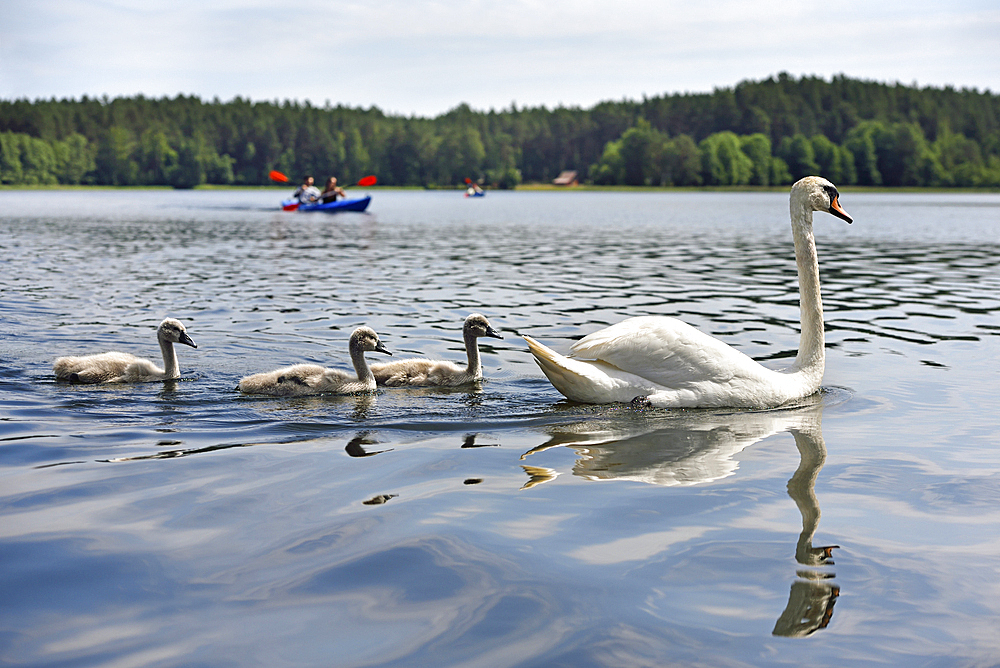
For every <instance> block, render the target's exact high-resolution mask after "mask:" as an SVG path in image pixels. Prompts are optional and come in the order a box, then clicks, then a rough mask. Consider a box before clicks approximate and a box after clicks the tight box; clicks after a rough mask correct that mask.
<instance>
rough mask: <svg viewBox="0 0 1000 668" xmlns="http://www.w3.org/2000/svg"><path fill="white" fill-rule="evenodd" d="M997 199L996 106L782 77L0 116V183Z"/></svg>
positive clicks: (70, 103)
mask: <svg viewBox="0 0 1000 668" xmlns="http://www.w3.org/2000/svg"><path fill="white" fill-rule="evenodd" d="M272 169H277V170H279V171H282V172H284V173H286V174H289V175H292V176H293V177H297V176H299V175H301V174H304V173H311V174H314V175H316V176H317V178H323V177H325V176H326V175H331V174H333V175H337V176H338V178H340V180H341V182H346V183H350V182H351V181H355V180H357V179H359V178H360V177H362V176H364V175H365V174H370V173H374V174H377V175H378V178H379V182H380V183H383V184H386V185H423V186H433V185H450V184H460V183H462V182H463V181H464V179H466V178H473V179H476V180H479V181H482V182H486V183H489V184H491V185H494V186H498V187H514V186H516V185H517V184H518V183H521V182H522V181H529V182H548V181H550V180H551V179H553V178H554V177H555V176H556V175H558V174H559V172H561V171H563V170H576V171H577V172H578V173H579V175H580V178H581V180H583V181H588V182H593V183H597V184H629V185H742V184H749V185H772V184H785V183H790V182H791V181H793V180H794V179H797V178H799V177H800V176H802V175H805V174H816V173H819V174H823V175H825V176H828V177H829V178H830V179H831V180H833V181H834V182H836V183H838V184H844V185H847V184H855V183H856V184H862V185H885V186H973V187H975V186H990V187H997V186H1000V96H998V95H995V94H993V93H991V92H989V91H986V92H979V91H977V90H968V89H962V90H956V89H953V88H918V87H916V86H903V85H899V84H882V83H876V82H870V81H861V80H856V79H849V78H846V77H842V76H840V77H834V78H833V79H831V80H829V81H827V80H824V79H821V78H815V77H802V78H798V79H797V78H794V77H790V76H788V75H786V74H781V75H778V76H777V77H772V78H769V79H766V80H763V81H745V82H742V83H740V84H738V85H737V86H735V87H734V88H720V89H716V90H715V91H713V92H711V93H699V94H689V93H685V94H672V95H663V96H659V97H653V98H647V99H643V100H641V101H622V102H603V103H600V104H598V105H596V106H594V107H592V108H590V109H581V108H575V107H557V108H555V109H551V110H550V109H547V108H545V107H535V108H517V107H516V106H515V105H513V104H512V105H511V107H510V108H509V109H503V110H499V111H496V110H491V111H489V112H478V111H473V110H472V109H470V108H469V107H468V106H467V105H464V104H463V105H460V106H458V107H456V108H455V109H453V110H451V111H449V112H448V113H446V114H442V115H440V116H438V117H436V118H419V117H404V116H393V115H387V114H385V113H383V112H382V111H380V110H379V109H377V108H374V107H373V108H371V109H355V108H348V107H343V106H336V107H332V106H329V105H328V106H326V107H315V106H313V105H311V104H309V103H308V102H307V103H302V104H300V103H297V102H289V101H286V102H277V101H275V102H252V101H249V100H245V99H242V98H235V99H233V100H232V101H229V102H221V101H219V100H218V99H216V100H213V101H211V102H206V101H203V100H201V99H199V98H197V97H192V96H183V95H181V96H177V97H175V98H161V99H152V98H146V97H144V96H136V97H131V98H116V99H108V98H106V97H105V98H102V99H95V98H89V97H84V98H82V99H80V100H55V99H53V100H36V101H28V100H13V101H3V100H0V183H5V184H54V183H64V184H76V183H83V184H106V185H173V186H175V187H192V186H195V185H198V184H201V183H218V184H228V183H233V184H246V185H258V184H264V183H268V177H267V175H268V172H269V171H270V170H272Z"/></svg>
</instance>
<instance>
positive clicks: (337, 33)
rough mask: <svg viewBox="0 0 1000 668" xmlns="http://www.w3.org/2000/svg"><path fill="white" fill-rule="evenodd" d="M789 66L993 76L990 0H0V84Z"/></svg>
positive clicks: (620, 83)
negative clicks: (508, 0) (196, 0)
mask: <svg viewBox="0 0 1000 668" xmlns="http://www.w3.org/2000/svg"><path fill="white" fill-rule="evenodd" d="M780 72H787V73H789V74H791V75H793V76H796V77H799V76H803V75H810V76H820V77H823V78H824V79H829V78H830V77H831V76H833V75H836V74H843V75H846V76H848V77H852V78H858V79H866V80H872V81H880V82H885V83H895V82H899V83H903V84H907V85H910V84H914V83H916V84H918V85H920V86H945V85H951V86H955V87H957V88H976V89H978V90H980V91H982V90H987V89H988V90H991V91H992V92H994V93H998V92H1000V3H997V2H996V0H949V2H941V1H940V0H937V1H934V2H931V1H927V0H909V1H907V2H900V1H897V0H889V1H886V2H879V1H872V0H865V1H862V0H829V1H828V2H813V1H801V2H796V1H793V0H777V1H768V0H723V1H719V2H697V1H693V0H687V1H686V2H681V1H678V0H664V1H661V2H654V1H650V0H610V1H607V0H606V1H604V2H595V1H593V0H572V1H567V0H513V1H510V2H507V1H504V0H489V1H480V0H466V1H465V2H445V1H444V0H439V1H429V0H364V1H362V2H353V1H347V0H343V1H341V0H315V1H314V2H309V3H290V2H285V1H283V0H270V1H268V0H246V1H242V2H237V1H234V0H201V1H199V2H195V1H192V0H141V1H140V2H136V1H135V0H0V99H3V100H13V99H30V100H36V99H51V98H57V99H63V98H74V99H79V98H80V97H82V96H83V95H87V96H90V97H102V96H104V95H107V96H109V97H112V98H113V97H119V96H134V95H138V94H142V95H145V96H147V97H157V98H159V97H164V96H167V97H174V96H176V95H178V94H184V95H196V96H198V97H200V98H202V99H204V100H206V101H207V100H212V99H214V98H218V99H220V100H222V101H228V100H231V99H233V98H234V97H237V96H239V97H242V98H244V99H250V100H254V101H263V100H280V101H284V100H296V101H299V102H305V101H306V100H308V101H309V102H311V103H312V104H313V105H316V106H324V105H326V104H331V105H334V106H336V105H338V104H343V105H345V106H350V107H363V108H368V107H372V106H376V107H378V108H379V109H381V110H382V111H384V112H386V113H390V114H400V115H404V116H411V115H416V116H424V117H430V116H436V115H438V114H442V113H444V112H446V111H448V110H449V109H453V108H454V107H456V106H458V105H459V104H462V103H466V104H468V105H469V106H471V107H472V108H473V109H476V110H480V111H488V110H490V109H496V110H500V109H509V108H510V107H511V105H512V104H515V105H516V106H517V107H518V108H522V107H525V106H529V107H534V106H540V105H544V106H546V107H548V108H553V107H555V106H559V105H562V106H570V107H582V108H589V107H592V106H594V105H595V104H597V103H598V102H602V101H608V100H614V101H620V100H623V99H630V100H641V99H642V98H643V97H654V96H657V95H664V94H672V93H684V92H692V93H699V92H710V91H712V90H713V89H714V88H722V87H732V86H735V85H736V84H737V83H739V82H740V81H745V80H761V79H766V78H767V77H770V76H773V75H776V74H778V73H780Z"/></svg>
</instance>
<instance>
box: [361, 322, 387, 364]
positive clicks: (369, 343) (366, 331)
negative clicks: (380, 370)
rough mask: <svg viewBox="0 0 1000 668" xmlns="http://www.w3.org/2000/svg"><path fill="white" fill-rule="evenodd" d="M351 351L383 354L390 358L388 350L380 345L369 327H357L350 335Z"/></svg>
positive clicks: (376, 335)
mask: <svg viewBox="0 0 1000 668" xmlns="http://www.w3.org/2000/svg"><path fill="white" fill-rule="evenodd" d="M351 350H363V351H365V352H372V351H374V352H377V353H385V354H386V355H389V356H390V357H391V356H392V353H391V352H389V349H388V348H386V347H385V346H384V345H382V342H381V341H380V340H379V338H378V334H376V333H375V330H374V329H372V328H371V327H364V326H362V327H358V328H357V329H356V330H354V332H353V333H352V334H351Z"/></svg>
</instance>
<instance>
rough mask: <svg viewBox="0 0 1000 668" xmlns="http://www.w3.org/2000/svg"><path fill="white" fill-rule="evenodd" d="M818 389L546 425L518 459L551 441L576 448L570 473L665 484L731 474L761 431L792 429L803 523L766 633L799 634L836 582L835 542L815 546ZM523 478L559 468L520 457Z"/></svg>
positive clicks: (534, 480) (794, 485) (810, 627)
mask: <svg viewBox="0 0 1000 668" xmlns="http://www.w3.org/2000/svg"><path fill="white" fill-rule="evenodd" d="M825 395H826V397H825V398H826V399H827V402H828V403H837V400H838V395H840V396H839V400H841V401H842V400H844V398H845V393H843V391H839V390H828V391H825ZM823 404H824V393H820V394H817V395H814V396H812V397H807V398H806V399H805V400H803V401H802V402H800V403H799V404H798V405H796V406H795V407H792V408H781V409H776V410H771V411H739V412H732V413H719V412H716V411H685V412H680V413H670V412H668V413H667V414H666V415H665V416H664V417H662V418H659V419H657V418H653V419H649V420H635V421H629V420H615V421H607V422H593V421H588V422H578V423H573V424H566V425H558V426H551V427H547V428H546V429H545V431H546V433H548V435H549V438H548V440H547V441H545V442H544V443H542V444H541V445H538V446H536V447H534V448H532V449H530V450H528V451H527V452H525V453H524V454H523V455H522V456H521V459H522V460H525V459H526V458H528V457H530V456H532V455H535V454H537V453H540V452H544V451H545V450H548V449H551V448H557V447H566V448H570V449H572V450H573V451H574V452H575V453H576V454H577V455H578V457H579V458H578V459H577V460H576V462H575V464H574V466H573V469H572V473H573V475H575V476H579V477H581V478H585V479H587V480H591V481H614V480H618V481H634V482H641V483H646V484H650V485H660V486H666V487H672V486H688V485H699V484H705V483H710V482H712V481H716V480H720V479H722V478H726V477H728V476H731V475H733V474H734V473H735V472H736V470H737V469H738V467H739V462H738V461H737V459H736V455H737V454H739V453H740V452H741V451H743V450H744V449H746V448H747V447H749V446H751V445H753V444H754V443H757V442H759V441H761V440H763V439H765V438H768V437H770V436H773V435H775V434H779V433H782V432H789V433H791V435H792V437H793V438H794V441H795V446H796V448H797V449H798V451H799V457H800V459H799V465H798V468H797V469H796V470H795V473H794V474H793V475H792V477H791V478H790V479H789V481H788V485H787V488H788V495H789V496H790V497H791V498H792V500H793V501H794V502H795V505H796V506H797V508H798V510H799V513H800V514H801V516H802V531H801V533H800V534H799V537H798V541H797V542H796V544H795V560H796V561H797V562H798V563H799V564H800V565H801V566H803V567H804V568H801V569H798V570H797V571H796V575H797V576H798V579H797V580H796V581H795V582H794V583H793V584H792V586H791V591H790V593H789V598H788V605H787V606H786V607H785V610H784V611H783V612H782V613H781V615H780V617H779V618H778V620H777V622H776V623H775V626H774V630H773V631H772V633H773V634H774V635H778V636H786V637H804V636H808V635H810V634H812V633H814V632H815V631H817V630H820V629H824V628H826V627H827V626H828V625H829V623H830V621H831V619H832V616H833V606H834V603H835V602H836V600H837V597H838V596H839V595H840V586H839V585H838V584H836V583H834V582H833V578H834V577H835V574H834V573H833V572H831V571H829V570H827V569H826V568H825V567H828V566H832V565H833V563H834V562H833V558H832V556H833V550H834V549H836V548H838V547H840V546H839V545H826V546H814V545H813V543H812V541H813V537H814V536H815V534H816V530H817V528H818V526H819V520H820V516H821V513H820V506H819V500H818V499H817V498H816V491H815V487H816V480H817V478H818V477H819V472H820V470H821V469H822V468H823V464H824V463H825V462H826V455H827V452H826V443H825V442H824V440H823V430H822V416H823ZM522 468H523V469H524V470H525V473H527V475H528V477H529V480H528V482H526V483H525V484H524V487H523V488H522V489H528V488H531V487H534V486H536V485H539V484H542V483H545V482H549V481H551V480H554V479H555V478H556V476H557V475H558V472H557V471H556V470H554V469H551V468H547V467H540V466H529V465H522Z"/></svg>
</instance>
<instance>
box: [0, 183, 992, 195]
mask: <svg viewBox="0 0 1000 668" xmlns="http://www.w3.org/2000/svg"><path fill="white" fill-rule="evenodd" d="M790 187H791V186H790V185H781V186H594V185H578V186H572V187H567V186H556V185H552V184H550V183H522V184H521V185H519V186H518V187H517V188H513V189H510V190H501V189H491V188H486V192H487V193H490V192H494V193H502V192H566V193H571V192H590V193H592V192H623V193H657V192H659V193H663V192H677V193H679V192H691V193H697V192H741V193H742V192H747V193H752V192H788V189H789V188H790ZM838 188H839V189H840V190H841V191H843V192H864V193H955V194H958V193H980V194H989V193H1000V188H998V187H996V186H983V187H979V188H972V187H948V188H946V187H941V186H938V187H924V186H898V187H890V186H859V185H845V186H839V185H838ZM465 189H466V186H465V185H458V186H433V187H430V188H425V187H423V186H381V185H380V186H369V187H367V188H354V189H353V190H365V191H371V192H379V191H389V190H426V191H451V192H459V191H464V190H465ZM88 190H94V191H97V190H121V191H127V192H135V191H140V190H163V191H169V190H200V191H205V190H232V191H240V190H252V191H263V190H267V191H273V192H274V193H275V194H278V193H283V192H289V191H290V189H289V188H288V187H286V186H281V187H279V186H272V185H264V186H244V185H208V184H203V185H199V186H196V187H195V188H193V189H184V188H173V187H172V186H105V185H61V184H57V185H12V184H0V192H9V191H40V192H57V191H88Z"/></svg>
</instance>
